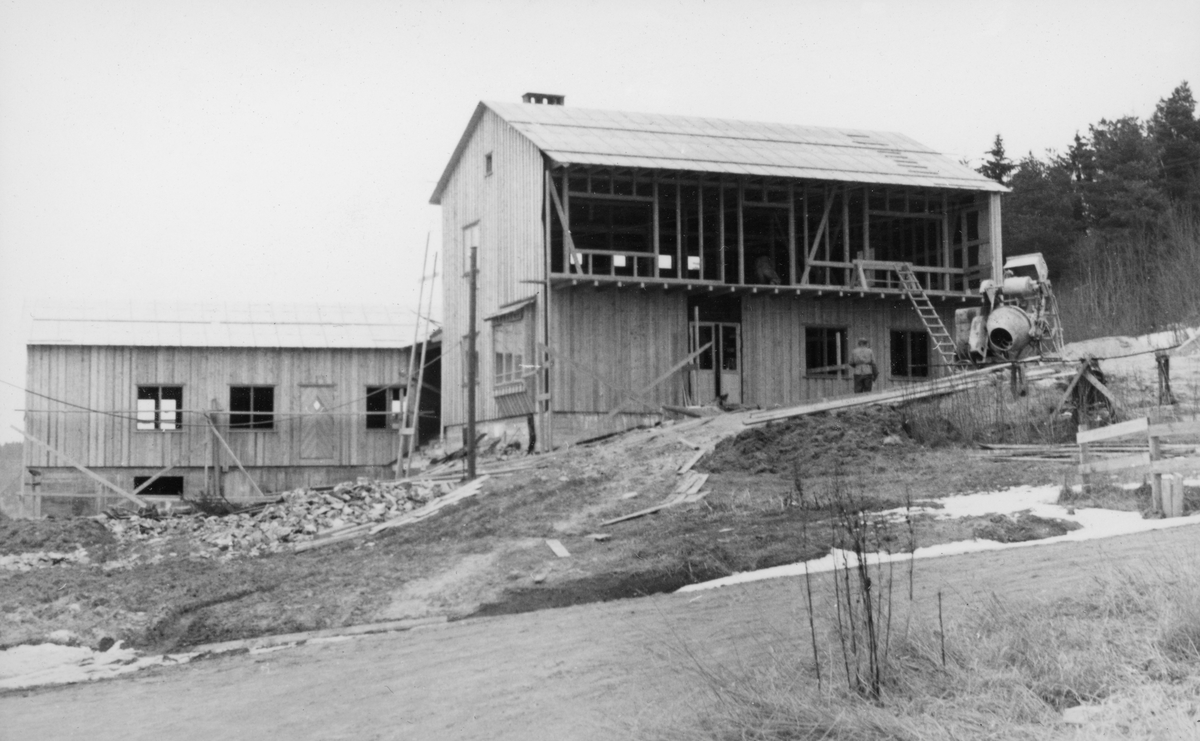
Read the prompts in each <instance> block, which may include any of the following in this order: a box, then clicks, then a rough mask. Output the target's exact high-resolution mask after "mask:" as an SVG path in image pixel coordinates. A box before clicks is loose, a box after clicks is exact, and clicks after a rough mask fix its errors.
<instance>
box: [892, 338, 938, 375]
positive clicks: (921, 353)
mask: <svg viewBox="0 0 1200 741" xmlns="http://www.w3.org/2000/svg"><path fill="white" fill-rule="evenodd" d="M891 340H892V342H891V346H892V349H891V368H892V375H893V376H897V377H900V378H927V377H928V376H929V334H928V333H927V332H918V331H908V330H893V331H892V336H891Z"/></svg>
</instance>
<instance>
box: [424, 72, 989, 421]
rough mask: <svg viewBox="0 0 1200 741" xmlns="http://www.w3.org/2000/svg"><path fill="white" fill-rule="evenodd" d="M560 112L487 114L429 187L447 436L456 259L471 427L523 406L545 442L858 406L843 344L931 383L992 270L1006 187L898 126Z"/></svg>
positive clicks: (461, 373)
mask: <svg viewBox="0 0 1200 741" xmlns="http://www.w3.org/2000/svg"><path fill="white" fill-rule="evenodd" d="M563 103H564V101H563V98H562V96H554V95H542V94H528V95H526V96H525V102H523V103H487V102H485V103H480V104H479V105H478V106H477V107H476V109H475V112H474V115H473V116H472V117H471V119H470V121H469V123H468V124H467V128H466V131H465V132H464V133H463V135H462V138H461V140H460V141H459V143H458V146H457V148H456V149H455V150H454V153H453V156H452V157H451V158H450V162H449V163H448V164H447V166H446V168H445V171H444V173H443V174H442V177H441V179H440V181H439V182H438V184H437V188H436V190H435V191H434V193H433V196H432V199H431V200H432V203H434V204H439V205H441V207H442V232H443V249H444V260H445V264H446V279H445V283H444V285H445V289H444V290H445V293H444V314H445V325H444V330H445V341H446V343H447V351H446V357H445V358H444V362H445V368H444V374H445V376H444V377H445V378H446V379H447V381H446V383H445V384H444V390H443V396H442V419H443V424H444V425H446V426H447V428H448V429H449V431H450V432H453V430H454V429H455V428H457V427H459V426H461V425H462V424H463V423H464V420H465V409H466V398H467V397H466V394H467V388H466V381H465V378H466V375H467V374H466V372H465V361H466V355H465V347H466V346H467V342H466V338H467V334H468V327H469V324H470V322H469V317H468V305H469V291H470V289H469V287H470V276H469V275H468V272H469V260H470V254H471V252H472V248H476V249H475V251H476V253H477V266H478V267H477V269H478V272H477V274H476V275H477V279H476V284H477V291H476V299H477V300H476V306H477V316H476V322H477V327H478V329H477V332H478V334H477V348H478V350H477V358H478V378H479V382H478V384H477V387H476V391H475V393H476V394H477V398H476V403H477V408H478V410H479V413H478V418H479V419H480V420H482V421H484V422H496V423H503V422H506V421H522V422H523V421H524V420H526V419H529V418H530V415H533V416H532V418H533V419H535V420H536V421H537V423H538V424H541V425H542V426H543V428H544V429H543V431H542V432H541V433H540V435H541V437H542V440H543V442H546V441H547V438H548V439H549V440H550V441H553V442H554V443H561V442H564V441H568V440H571V439H579V438H581V437H586V436H590V435H593V434H600V433H603V432H606V431H609V430H612V429H619V428H621V427H627V426H630V425H632V424H636V423H638V422H640V421H643V420H645V419H647V418H648V416H649V417H652V416H654V415H656V414H658V413H660V412H661V406H662V405H664V404H669V405H678V404H685V403H693V404H695V403H701V404H703V403H709V402H712V401H713V400H715V399H722V400H724V402H725V403H727V404H733V403H739V404H743V405H752V406H753V405H757V406H762V407H771V406H775V405H781V404H789V403H796V402H800V401H803V400H805V399H811V398H818V397H830V396H837V395H840V394H845V393H850V391H851V378H850V374H849V369H848V367H847V365H846V361H847V358H848V355H849V351H850V349H851V348H852V347H853V346H854V344H855V343H856V342H857V341H858V339H859V338H866V339H867V340H868V341H869V342H870V345H871V347H872V348H873V350H874V352H875V355H876V357H877V359H878V361H879V362H878V364H879V367H880V378H879V379H878V382H877V388H883V389H886V388H888V387H892V386H894V385H895V384H902V383H905V382H910V381H913V380H919V379H924V378H926V377H928V376H929V375H931V374H936V373H938V372H940V368H941V367H942V366H943V365H945V364H947V363H948V362H949V359H950V357H952V348H950V347H948V346H947V343H949V338H948V337H946V336H945V335H944V334H941V332H940V330H939V327H940V326H946V325H950V324H951V318H952V316H953V309H954V308H955V307H957V306H960V305H961V304H962V303H963V302H964V301H967V300H968V299H969V298H971V297H973V296H975V295H976V289H977V287H978V286H979V282H980V281H981V280H982V279H985V278H989V277H991V276H992V275H998V274H999V271H1000V265H1001V244H1000V194H1001V193H1002V192H1004V191H1005V190H1006V189H1005V188H1004V187H1003V186H1001V185H999V184H998V183H996V182H993V181H991V180H988V179H987V178H984V177H983V176H981V175H979V174H978V173H976V172H974V171H972V170H970V169H968V168H967V167H964V166H963V165H961V164H959V163H957V162H955V161H953V160H952V159H950V158H948V157H946V156H944V155H942V154H939V153H938V152H937V151H935V150H933V149H930V148H929V147H927V146H924V145H922V144H918V143H917V142H915V141H913V140H912V139H910V138H908V137H906V136H903V135H900V134H894V133H883V132H877V131H863V130H850V129H829V128H815V127H809V126H795V125H784V124H767V123H752V122H747V121H734V120H717V119H706V118H692V117H683V116H666V115H652V114H640V113H622V112H616V111H600V110H584V109H576V108H571V107H569V106H566V105H564V104H563ZM917 304H921V305H923V306H924V307H925V310H924V311H919V310H918V307H917V306H916V305H917ZM923 314H924V316H922V315H923ZM934 315H936V317H937V318H934ZM939 320H940V321H939ZM452 345H457V347H456V348H454V349H451V346H452ZM697 352H698V356H697V357H695V361H696V362H694V363H692V362H689V359H690V358H692V357H693V354H694V353H697ZM450 438H451V439H454V436H453V434H451V436H450Z"/></svg>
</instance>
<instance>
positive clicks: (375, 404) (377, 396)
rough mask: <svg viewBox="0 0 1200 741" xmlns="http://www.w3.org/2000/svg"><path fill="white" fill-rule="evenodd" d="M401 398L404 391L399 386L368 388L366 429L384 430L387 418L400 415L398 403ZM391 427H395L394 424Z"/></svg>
mask: <svg viewBox="0 0 1200 741" xmlns="http://www.w3.org/2000/svg"><path fill="white" fill-rule="evenodd" d="M403 398H404V389H402V388H400V387H399V386H368V387H367V429H368V430H386V429H387V428H388V416H389V415H399V414H400V413H401V410H402V406H401V403H400V402H401V400H402V399H403ZM392 427H396V424H393V425H392Z"/></svg>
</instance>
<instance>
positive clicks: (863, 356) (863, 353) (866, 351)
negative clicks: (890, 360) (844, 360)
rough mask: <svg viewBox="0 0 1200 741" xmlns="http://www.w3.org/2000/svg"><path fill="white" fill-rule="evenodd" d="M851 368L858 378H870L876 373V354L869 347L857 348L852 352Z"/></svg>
mask: <svg viewBox="0 0 1200 741" xmlns="http://www.w3.org/2000/svg"><path fill="white" fill-rule="evenodd" d="M850 367H851V368H853V369H854V375H856V376H869V375H872V374H874V373H875V353H873V352H871V348H869V347H856V348H854V349H853V350H851V351H850Z"/></svg>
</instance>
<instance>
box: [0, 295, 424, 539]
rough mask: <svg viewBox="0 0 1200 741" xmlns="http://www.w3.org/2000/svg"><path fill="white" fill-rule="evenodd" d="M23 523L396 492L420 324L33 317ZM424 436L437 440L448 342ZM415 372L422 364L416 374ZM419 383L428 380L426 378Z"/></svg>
mask: <svg viewBox="0 0 1200 741" xmlns="http://www.w3.org/2000/svg"><path fill="white" fill-rule="evenodd" d="M29 313H30V315H31V323H30V330H29V332H30V334H29V339H28V342H27V353H28V373H27V380H26V390H27V391H26V401H25V410H24V417H25V425H24V434H25V438H26V441H25V448H24V465H25V468H26V480H25V488H24V492H23V494H22V496H23V500H22V502H21V505H22V507H21V509H22V511H23V514H26V515H32V516H38V515H44V514H55V513H59V514H69V513H72V512H74V513H77V514H78V513H84V514H87V513H91V512H95V511H97V510H98V509H99V508H103V507H105V506H108V505H109V504H113V503H118V502H124V501H126V500H127V499H128V497H123V495H122V492H124V493H126V494H130V493H133V494H136V496H138V497H141V498H146V497H149V501H154V499H155V498H156V497H180V496H183V497H186V498H189V499H192V498H200V497H202V496H208V497H210V498H219V497H225V498H227V499H230V500H236V499H245V498H247V497H254V496H257V495H258V493H259V492H263V493H269V492H278V491H283V490H287V489H291V488H294V487H297V486H304V485H324V484H334V483H338V482H341V481H347V480H353V479H354V478H356V477H358V476H370V477H373V478H379V477H386V478H391V476H392V475H393V474H392V471H391V469H390V468H389V466H391V465H393V463H394V462H395V460H396V458H397V452H398V446H399V442H400V441H399V438H400V432H399V430H400V419H399V417H400V414H399V412H400V410H401V409H402V405H403V399H404V398H405V397H406V393H407V389H409V388H413V389H414V390H415V388H416V383H415V381H416V379H415V378H414V383H413V384H411V385H410V384H409V383H408V378H409V370H410V366H415V365H417V364H419V358H420V356H421V351H422V349H423V348H422V347H421V345H420V344H418V345H417V346H416V348H415V350H416V355H415V356H413V355H412V354H413V351H414V348H413V346H412V345H413V335H412V332H413V324H414V318H413V317H412V316H411V315H405V314H404V313H402V312H401V311H400V310H398V309H396V308H390V307H361V306H354V307H352V306H281V305H234V304H165V303H157V304H144V305H138V304H99V305H64V304H59V305H45V306H32V307H30V309H29ZM424 349H425V353H424V355H425V362H426V370H425V373H424V375H423V378H422V379H421V380H422V381H423V384H424V386H423V393H421V395H420V403H421V408H422V410H423V412H424V414H422V416H421V424H420V428H421V432H422V434H423V435H424V436H425V439H426V440H428V439H431V438H432V437H435V436H436V435H437V434H438V431H439V429H438V428H439V422H438V419H437V413H438V409H439V406H440V399H438V392H437V388H438V385H439V377H440V364H439V355H440V341H438V340H432V341H429V347H428V348H424ZM414 361H416V362H414ZM416 375H418V374H416V373H414V376H416Z"/></svg>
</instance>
